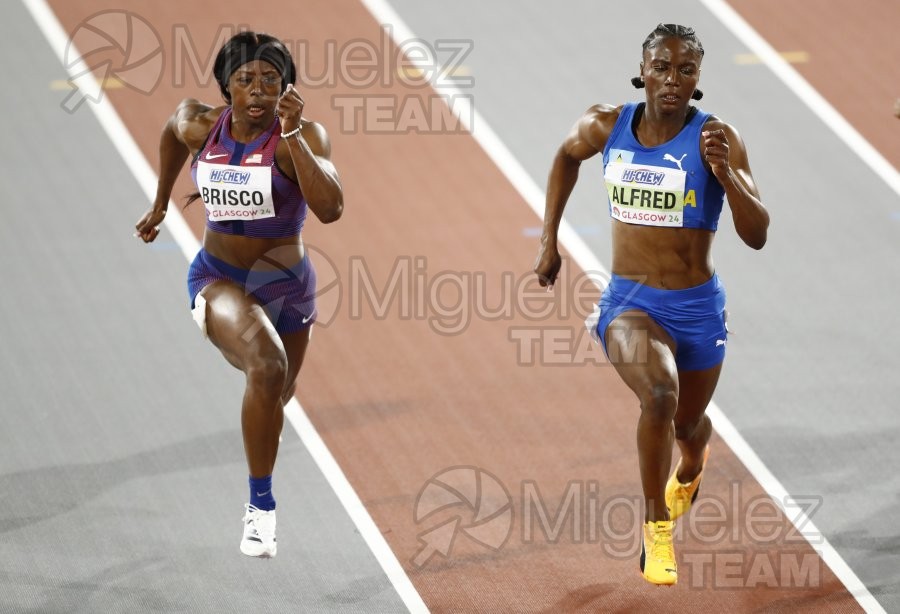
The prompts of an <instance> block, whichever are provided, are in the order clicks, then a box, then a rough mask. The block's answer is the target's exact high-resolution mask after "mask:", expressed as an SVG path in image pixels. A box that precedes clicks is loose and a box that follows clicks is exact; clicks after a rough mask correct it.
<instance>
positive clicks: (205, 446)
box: [0, 431, 243, 534]
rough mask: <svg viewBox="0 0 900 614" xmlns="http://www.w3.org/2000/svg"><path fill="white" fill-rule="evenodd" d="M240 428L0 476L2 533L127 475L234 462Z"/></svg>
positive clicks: (65, 509)
mask: <svg viewBox="0 0 900 614" xmlns="http://www.w3.org/2000/svg"><path fill="white" fill-rule="evenodd" d="M242 445H243V444H242V440H241V434H240V432H239V431H220V432H218V433H213V434H211V435H206V436H202V437H196V438H194V439H188V440H185V441H179V442H177V443H174V444H171V445H167V446H163V447H161V448H156V449H154V450H148V451H145V452H140V453H138V454H134V455H132V456H126V457H124V458H117V459H114V460H110V461H104V462H98V463H82V464H72V465H56V466H50V467H40V468H38V469H29V470H26V471H18V472H15V473H7V474H3V475H0V499H2V500H4V501H16V504H15V505H10V506H5V507H4V509H3V510H0V534H2V533H7V532H9V531H15V530H17V529H20V528H22V527H27V526H29V525H33V524H36V523H38V522H42V521H44V520H48V519H50V518H54V517H56V516H59V515H61V514H65V513H67V512H70V511H71V510H73V509H75V508H77V507H78V506H80V505H82V504H84V503H86V502H88V501H90V500H92V499H95V498H97V497H99V496H101V495H102V494H103V493H104V492H106V491H108V490H110V489H112V488H115V487H117V486H119V485H121V484H123V483H125V482H127V481H129V480H133V479H136V478H145V477H149V476H158V475H164V474H168V473H176V472H184V471H187V470H190V471H193V470H196V469H202V468H206V467H218V466H223V465H227V464H230V463H234V462H235V461H236V460H240V459H241V458H242V457H243V447H242Z"/></svg>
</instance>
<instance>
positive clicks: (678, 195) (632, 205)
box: [603, 102, 725, 231]
mask: <svg viewBox="0 0 900 614" xmlns="http://www.w3.org/2000/svg"><path fill="white" fill-rule="evenodd" d="M643 105H644V103H634V102H629V103H627V104H626V105H625V106H624V107H623V108H622V111H621V113H620V114H619V119H618V120H616V125H615V126H614V127H613V131H612V133H611V134H610V136H609V140H608V141H607V143H606V147H605V148H604V149H603V169H604V178H605V180H606V189H607V195H608V196H609V212H610V216H611V217H613V218H614V219H616V220H619V221H621V222H625V223H628V224H640V225H645V226H664V227H675V228H703V229H706V230H713V231H715V230H716V229H717V227H718V224H719V214H721V212H722V204H723V203H724V201H725V190H724V189H723V188H722V185H721V184H720V183H719V181H718V179H716V178H715V176H714V175H713V174H712V173H710V172H709V171H707V170H706V167H705V166H704V165H703V160H702V158H701V155H700V133H701V132H702V130H703V125H704V124H705V123H706V120H707V119H709V117H710V114H709V113H705V112H704V111H701V110H700V109H696V111H693V116H692V117H690V119H689V120H688V122H687V123H686V124H685V126H684V128H682V129H681V132H679V133H678V135H677V136H676V137H675V138H673V139H672V140H670V141H668V142H666V143H663V144H662V145H659V146H657V147H644V146H643V145H641V144H640V143H639V142H638V140H637V137H636V136H635V134H634V128H633V126H632V124H633V123H635V122H634V118H635V113H636V112H637V111H638V110H639V109H640V111H641V112H643Z"/></svg>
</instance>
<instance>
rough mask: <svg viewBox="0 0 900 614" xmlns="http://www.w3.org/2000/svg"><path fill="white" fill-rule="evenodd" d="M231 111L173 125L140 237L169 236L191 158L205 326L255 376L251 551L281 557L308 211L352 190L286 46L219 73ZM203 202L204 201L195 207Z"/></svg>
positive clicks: (306, 306) (194, 301)
mask: <svg viewBox="0 0 900 614" xmlns="http://www.w3.org/2000/svg"><path fill="white" fill-rule="evenodd" d="M213 71H214V75H215V78H216V81H217V82H218V84H219V88H220V89H221V91H222V95H223V96H224V97H225V101H226V102H227V104H226V105H224V106H218V107H211V106H209V105H206V104H203V103H201V102H199V101H197V100H193V99H187V100H184V101H183V102H182V103H181V104H180V105H178V108H177V109H175V113H174V115H172V117H171V118H169V120H168V122H166V125H165V127H164V128H163V133H162V139H161V142H160V175H159V186H158V188H157V193H156V200H155V201H154V203H153V206H152V207H151V208H150V209H149V210H148V211H147V212H146V213H145V214H144V215H143V217H141V219H140V221H139V222H138V223H137V225H136V228H137V233H136V234H137V236H139V237H140V238H141V239H143V240H144V242H147V243H149V242H151V241H153V240H154V239H156V237H157V236H158V235H159V225H160V224H161V223H162V221H163V218H164V217H165V215H166V208H167V206H168V203H169V198H170V196H171V193H172V186H173V185H174V183H175V179H176V177H177V176H178V173H179V172H180V170H181V168H182V166H184V163H185V161H186V160H187V159H188V157H191V158H192V163H191V174H192V176H193V178H194V182H195V183H196V185H197V189H198V193H197V194H195V195H194V198H196V197H199V198H202V200H203V203H204V205H205V208H206V219H207V222H206V232H205V233H204V235H203V247H202V249H201V250H200V252H199V253H198V254H197V256H196V258H195V259H194V262H193V263H192V264H191V267H190V271H189V272H188V291H189V294H190V301H191V308H192V310H193V313H194V318H195V320H197V323H198V324H199V325H200V328H201V330H203V332H204V333H205V334H206V335H207V336H208V337H209V339H210V340H211V341H212V342H213V343H214V344H215V345H216V347H218V348H219V350H220V351H221V352H222V354H223V356H225V359H226V360H228V362H229V363H231V364H232V365H233V366H235V367H237V368H238V369H240V370H241V371H243V372H244V374H245V375H246V390H245V393H244V398H243V405H242V408H241V426H242V430H243V435H244V449H245V451H246V455H247V464H248V466H249V473H250V501H249V503H247V505H246V513H245V514H244V532H243V538H242V540H241V546H240V547H241V552H243V553H244V554H247V555H250V556H263V557H272V556H275V554H276V551H277V548H276V541H275V499H274V498H273V496H272V470H273V468H274V466H275V457H276V455H277V452H278V442H279V437H280V434H281V429H282V426H283V424H284V411H283V410H284V404H285V403H286V402H287V401H288V400H289V399H290V398H291V397H292V396H293V394H294V387H295V383H294V382H295V380H296V378H297V373H298V371H299V370H300V365H301V364H302V363H303V356H304V354H305V352H306V347H307V345H308V343H309V338H310V333H311V330H312V329H311V327H312V324H313V321H314V320H315V282H316V278H315V272H314V270H313V268H312V265H311V264H310V262H309V259H308V257H307V256H306V254H305V253H304V248H303V241H302V240H301V238H300V231H301V229H302V228H303V222H304V220H305V219H306V212H307V207H308V208H309V209H311V210H312V211H313V213H315V214H316V217H318V218H319V219H320V220H321V221H322V222H324V223H330V222H334V221H335V220H337V219H338V218H340V217H341V213H342V211H343V202H344V201H343V192H342V189H341V183H340V180H339V179H338V175H337V172H336V170H335V168H334V166H333V165H332V163H331V161H330V159H329V158H330V154H331V147H330V145H329V141H328V136H327V135H326V133H325V130H324V129H323V128H322V126H320V125H319V124H317V123H315V122H312V121H309V120H305V119H303V118H302V117H301V115H302V112H303V104H304V103H303V98H302V97H301V96H300V93H299V92H298V91H297V90H296V89H294V86H293V84H294V81H295V79H296V68H295V66H294V62H293V60H292V58H291V56H290V53H289V52H288V50H287V48H286V47H285V46H284V44H282V43H281V41H279V40H278V39H276V38H274V37H271V36H268V35H265V34H256V33H253V32H242V33H240V34H237V35H235V36H234V37H233V38H231V39H230V40H229V41H228V42H226V43H225V45H224V46H223V47H222V48H221V49H220V50H219V53H218V55H217V56H216V61H215V65H214V68H213ZM192 200H193V198H192Z"/></svg>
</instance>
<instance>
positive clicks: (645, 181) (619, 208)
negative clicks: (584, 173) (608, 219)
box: [604, 162, 687, 227]
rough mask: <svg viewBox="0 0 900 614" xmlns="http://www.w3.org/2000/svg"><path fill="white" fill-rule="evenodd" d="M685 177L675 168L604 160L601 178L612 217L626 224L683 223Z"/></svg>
mask: <svg viewBox="0 0 900 614" xmlns="http://www.w3.org/2000/svg"><path fill="white" fill-rule="evenodd" d="M686 177H687V175H686V173H685V172H684V171H681V170H678V169H676V168H664V167H660V166H650V165H647V164H628V163H625V162H621V163H616V164H607V166H606V172H605V174H604V179H605V180H606V191H607V193H608V194H609V204H610V211H611V212H612V217H613V218H615V219H617V220H619V221H621V222H627V223H628V224H642V225H644V226H673V227H681V226H683V225H684V186H685V180H686Z"/></svg>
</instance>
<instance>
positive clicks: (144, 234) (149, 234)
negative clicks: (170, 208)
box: [134, 207, 166, 243]
mask: <svg viewBox="0 0 900 614" xmlns="http://www.w3.org/2000/svg"><path fill="white" fill-rule="evenodd" d="M165 217H166V212H165V211H163V210H158V209H157V208H156V207H151V208H150V209H147V212H146V213H145V214H144V215H143V217H141V219H140V220H138V223H137V224H135V225H134V228H135V231H136V232H135V233H134V236H136V237H138V238H140V239H142V240H143V241H144V243H150V242H151V241H153V240H154V239H156V237H158V236H159V225H160V224H162V222H163V219H164V218H165Z"/></svg>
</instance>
